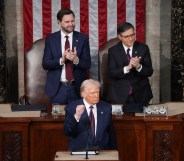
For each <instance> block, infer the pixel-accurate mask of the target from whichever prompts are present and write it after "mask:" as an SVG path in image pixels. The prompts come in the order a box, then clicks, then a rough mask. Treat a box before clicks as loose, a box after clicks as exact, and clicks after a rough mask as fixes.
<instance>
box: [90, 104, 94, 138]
mask: <svg viewBox="0 0 184 161" xmlns="http://www.w3.org/2000/svg"><path fill="white" fill-rule="evenodd" d="M89 108H90V113H89V119H90V121H91V129H92V132H93V136H94V137H95V118H94V114H93V108H94V107H93V106H90V107H89Z"/></svg>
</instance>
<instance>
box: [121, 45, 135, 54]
mask: <svg viewBox="0 0 184 161" xmlns="http://www.w3.org/2000/svg"><path fill="white" fill-rule="evenodd" d="M123 47H124V49H125V52H126V51H127V49H128V48H129V49H130V51H132V49H133V46H131V47H127V46H125V45H124V44H123Z"/></svg>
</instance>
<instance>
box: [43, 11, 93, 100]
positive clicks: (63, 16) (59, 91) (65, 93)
mask: <svg viewBox="0 0 184 161" xmlns="http://www.w3.org/2000/svg"><path fill="white" fill-rule="evenodd" d="M57 20H58V24H59V26H60V27H61V30H60V31H57V32H55V33H52V34H50V35H48V36H47V37H46V39H45V49H44V55H43V62H42V66H43V68H44V69H45V70H47V71H48V73H47V80H46V85H45V92H46V94H47V95H48V96H49V97H50V102H51V103H58V104H68V103H69V102H72V101H74V100H77V99H78V98H80V85H81V83H82V82H83V81H84V80H85V79H87V77H88V71H89V69H90V66H91V57H90V48H89V40H88V37H87V36H86V35H84V34H82V33H80V32H77V31H74V29H75V14H74V13H73V11H72V10H70V9H61V10H60V11H59V12H58V13H57Z"/></svg>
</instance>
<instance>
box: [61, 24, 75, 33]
mask: <svg viewBox="0 0 184 161" xmlns="http://www.w3.org/2000/svg"><path fill="white" fill-rule="evenodd" d="M61 28H62V30H63V31H64V32H65V33H68V34H69V33H71V32H73V31H74V29H75V25H74V26H70V27H61Z"/></svg>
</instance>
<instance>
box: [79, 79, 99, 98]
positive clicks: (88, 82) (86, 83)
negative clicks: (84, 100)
mask: <svg viewBox="0 0 184 161" xmlns="http://www.w3.org/2000/svg"><path fill="white" fill-rule="evenodd" d="M90 85H93V86H96V87H99V88H100V87H101V85H100V82H99V81H97V80H94V79H86V80H85V81H83V82H82V84H81V86H80V94H81V96H82V92H84V91H85V90H86V88H88V86H90Z"/></svg>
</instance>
